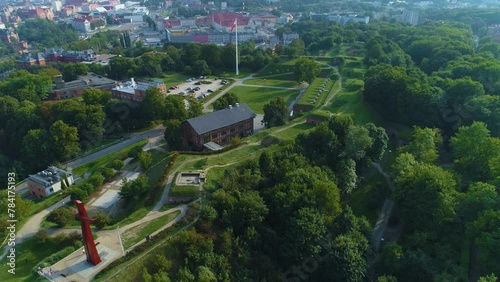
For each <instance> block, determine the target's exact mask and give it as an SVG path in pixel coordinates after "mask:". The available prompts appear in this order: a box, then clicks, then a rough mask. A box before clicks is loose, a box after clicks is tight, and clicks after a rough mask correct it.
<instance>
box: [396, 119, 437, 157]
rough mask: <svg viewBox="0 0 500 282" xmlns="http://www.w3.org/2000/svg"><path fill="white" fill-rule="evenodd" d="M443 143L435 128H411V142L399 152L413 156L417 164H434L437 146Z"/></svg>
mask: <svg viewBox="0 0 500 282" xmlns="http://www.w3.org/2000/svg"><path fill="white" fill-rule="evenodd" d="M442 142H443V138H442V137H441V133H440V132H439V129H437V128H421V127H417V126H415V127H413V134H412V141H411V142H410V144H408V145H406V146H404V147H403V148H402V149H401V150H402V151H403V152H408V153H410V154H412V155H413V156H415V159H416V160H417V161H419V162H424V163H434V162H436V161H437V159H438V157H439V152H438V146H440V145H441V144H442Z"/></svg>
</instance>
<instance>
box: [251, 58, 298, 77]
mask: <svg viewBox="0 0 500 282" xmlns="http://www.w3.org/2000/svg"><path fill="white" fill-rule="evenodd" d="M296 61H297V60H296V59H292V60H287V61H283V62H278V63H274V62H273V63H270V64H268V65H267V66H265V67H264V68H263V69H262V70H261V71H260V72H259V73H258V74H257V75H255V77H261V76H268V75H275V74H281V73H289V72H293V68H294V65H295V62H296Z"/></svg>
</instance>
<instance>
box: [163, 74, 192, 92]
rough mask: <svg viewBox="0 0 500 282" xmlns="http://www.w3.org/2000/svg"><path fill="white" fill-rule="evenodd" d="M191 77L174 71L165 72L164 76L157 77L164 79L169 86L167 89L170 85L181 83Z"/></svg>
mask: <svg viewBox="0 0 500 282" xmlns="http://www.w3.org/2000/svg"><path fill="white" fill-rule="evenodd" d="M190 77H191V76H190V75H187V74H183V73H178V72H172V73H168V74H165V75H164V76H163V77H162V78H156V80H161V81H163V83H165V85H166V86H167V89H168V88H169V87H170V86H174V85H177V84H180V83H182V82H184V81H186V79H188V78H190Z"/></svg>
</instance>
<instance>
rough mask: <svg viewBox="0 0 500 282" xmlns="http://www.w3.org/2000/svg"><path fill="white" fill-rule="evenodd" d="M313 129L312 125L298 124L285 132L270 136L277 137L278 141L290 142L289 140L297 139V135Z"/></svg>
mask: <svg viewBox="0 0 500 282" xmlns="http://www.w3.org/2000/svg"><path fill="white" fill-rule="evenodd" d="M314 127H315V125H314V124H310V123H299V124H297V125H294V126H292V127H290V128H287V129H286V130H282V131H278V132H276V133H272V134H270V135H271V136H274V137H277V138H279V139H282V140H291V139H295V137H297V135H299V134H300V133H304V132H307V131H309V130H310V129H312V128H314Z"/></svg>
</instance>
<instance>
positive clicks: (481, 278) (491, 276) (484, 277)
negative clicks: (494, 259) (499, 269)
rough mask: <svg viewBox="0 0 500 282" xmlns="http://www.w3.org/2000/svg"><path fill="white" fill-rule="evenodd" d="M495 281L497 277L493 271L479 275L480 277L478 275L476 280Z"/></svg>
mask: <svg viewBox="0 0 500 282" xmlns="http://www.w3.org/2000/svg"><path fill="white" fill-rule="evenodd" d="M496 281H498V280H497V277H496V275H495V274H493V273H492V274H490V275H486V276H481V277H479V280H478V282H496Z"/></svg>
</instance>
